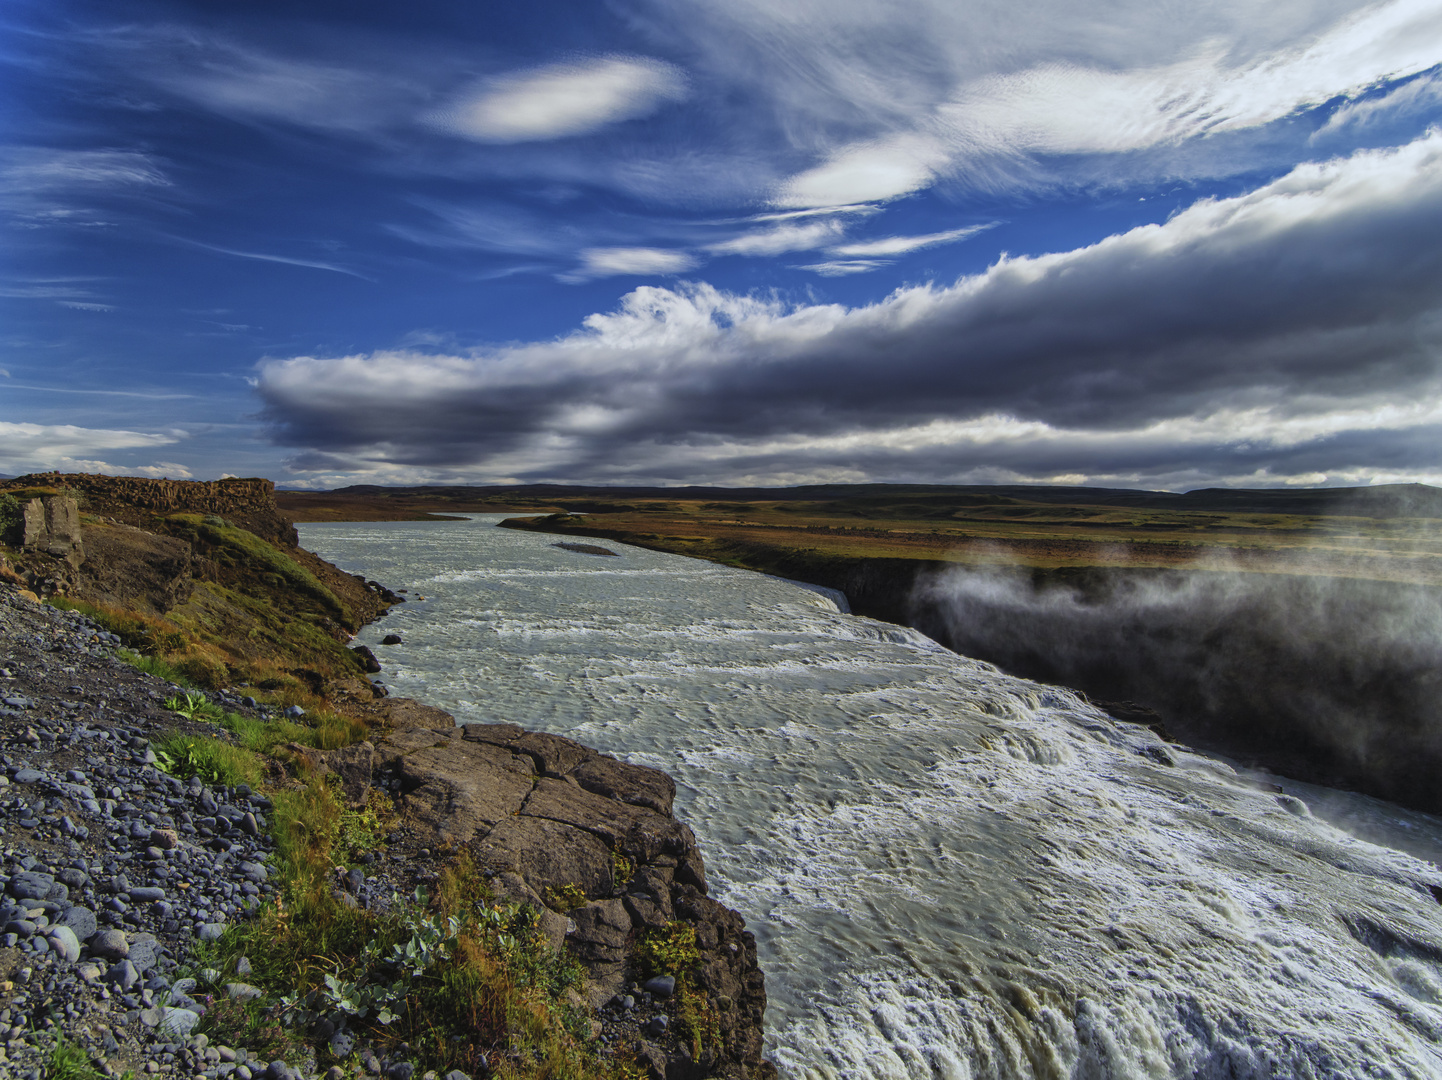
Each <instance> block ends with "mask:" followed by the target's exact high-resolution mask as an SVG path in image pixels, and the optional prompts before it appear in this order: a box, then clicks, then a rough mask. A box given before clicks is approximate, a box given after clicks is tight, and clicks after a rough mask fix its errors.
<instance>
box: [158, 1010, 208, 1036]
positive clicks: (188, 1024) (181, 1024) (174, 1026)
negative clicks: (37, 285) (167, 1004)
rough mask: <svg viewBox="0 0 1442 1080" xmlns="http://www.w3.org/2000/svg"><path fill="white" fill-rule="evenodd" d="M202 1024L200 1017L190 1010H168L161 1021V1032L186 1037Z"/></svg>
mask: <svg viewBox="0 0 1442 1080" xmlns="http://www.w3.org/2000/svg"><path fill="white" fill-rule="evenodd" d="M198 1023H200V1015H199V1014H198V1013H193V1012H191V1011H190V1010H189V1009H174V1008H167V1009H166V1010H165V1014H164V1016H163V1017H162V1018H161V1021H160V1030H161V1031H162V1032H164V1033H165V1034H167V1035H176V1036H180V1037H182V1038H183V1037H185V1036H187V1035H189V1034H190V1033H191V1032H192V1031H194V1030H195V1025H196V1024H198Z"/></svg>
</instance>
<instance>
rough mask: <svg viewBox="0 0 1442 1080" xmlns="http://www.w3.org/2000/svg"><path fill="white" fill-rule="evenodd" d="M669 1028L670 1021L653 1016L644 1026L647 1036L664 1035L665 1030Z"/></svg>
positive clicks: (662, 1017)
mask: <svg viewBox="0 0 1442 1080" xmlns="http://www.w3.org/2000/svg"><path fill="white" fill-rule="evenodd" d="M670 1026H671V1021H670V1020H668V1019H667V1018H666V1017H664V1016H653V1017H652V1018H651V1020H650V1022H649V1023H648V1024H647V1025H646V1034H647V1035H664V1034H666V1029H667V1028H669V1027H670Z"/></svg>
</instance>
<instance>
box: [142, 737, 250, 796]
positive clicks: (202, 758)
mask: <svg viewBox="0 0 1442 1080" xmlns="http://www.w3.org/2000/svg"><path fill="white" fill-rule="evenodd" d="M151 745H152V747H153V749H154V750H155V756H156V757H157V758H158V759H159V763H160V767H161V768H162V769H164V770H165V771H166V772H168V773H169V774H170V775H171V776H176V777H179V778H180V779H181V780H188V779H190V778H191V777H192V776H199V777H200V778H201V779H202V780H204V781H205V782H206V783H209V784H224V785H225V786H226V787H234V786H235V785H237V784H249V785H250V786H251V787H255V786H256V785H257V784H259V783H260V781H261V777H263V776H264V775H265V768H264V765H263V763H262V762H261V759H260V758H259V757H258V756H257V755H256V754H253V753H252V752H251V751H249V750H246V749H244V748H242V747H239V746H232V745H231V744H230V743H228V742H224V741H223V740H221V739H208V738H205V737H203V736H198V735H187V734H185V733H184V732H179V731H173V732H171V733H170V734H168V735H162V736H160V737H159V738H157V739H155V740H154V741H153V742H152V744H151Z"/></svg>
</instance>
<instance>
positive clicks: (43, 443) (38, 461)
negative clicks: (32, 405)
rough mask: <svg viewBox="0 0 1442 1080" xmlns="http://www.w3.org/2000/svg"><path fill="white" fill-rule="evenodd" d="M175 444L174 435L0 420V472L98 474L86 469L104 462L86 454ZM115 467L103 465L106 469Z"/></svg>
mask: <svg viewBox="0 0 1442 1080" xmlns="http://www.w3.org/2000/svg"><path fill="white" fill-rule="evenodd" d="M176 441H177V437H176V436H174V435H156V434H147V433H145V432H140V431H124V430H111V429H106V428H85V427H76V426H75V425H73V424H25V423H13V422H9V421H0V469H4V470H5V471H7V472H13V473H23V472H35V471H41V470H46V469H56V468H59V469H69V468H71V467H72V466H83V467H85V471H101V470H100V469H95V470H91V469H89V466H91V465H96V466H105V463H104V462H97V461H92V460H87V456H88V455H93V454H94V453H96V451H100V450H129V449H148V448H151V447H159V446H168V445H170V444H172V443H174V442H176ZM114 468H116V467H114V466H105V469H106V470H111V469H114ZM121 471H123V470H121Z"/></svg>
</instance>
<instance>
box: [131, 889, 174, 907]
mask: <svg viewBox="0 0 1442 1080" xmlns="http://www.w3.org/2000/svg"><path fill="white" fill-rule="evenodd" d="M129 895H130V902H131V903H132V904H153V903H155V902H156V901H157V900H164V899H165V890H164V889H161V888H158V887H157V886H154V885H142V886H140V887H139V888H135V889H131V890H130V894H129Z"/></svg>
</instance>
